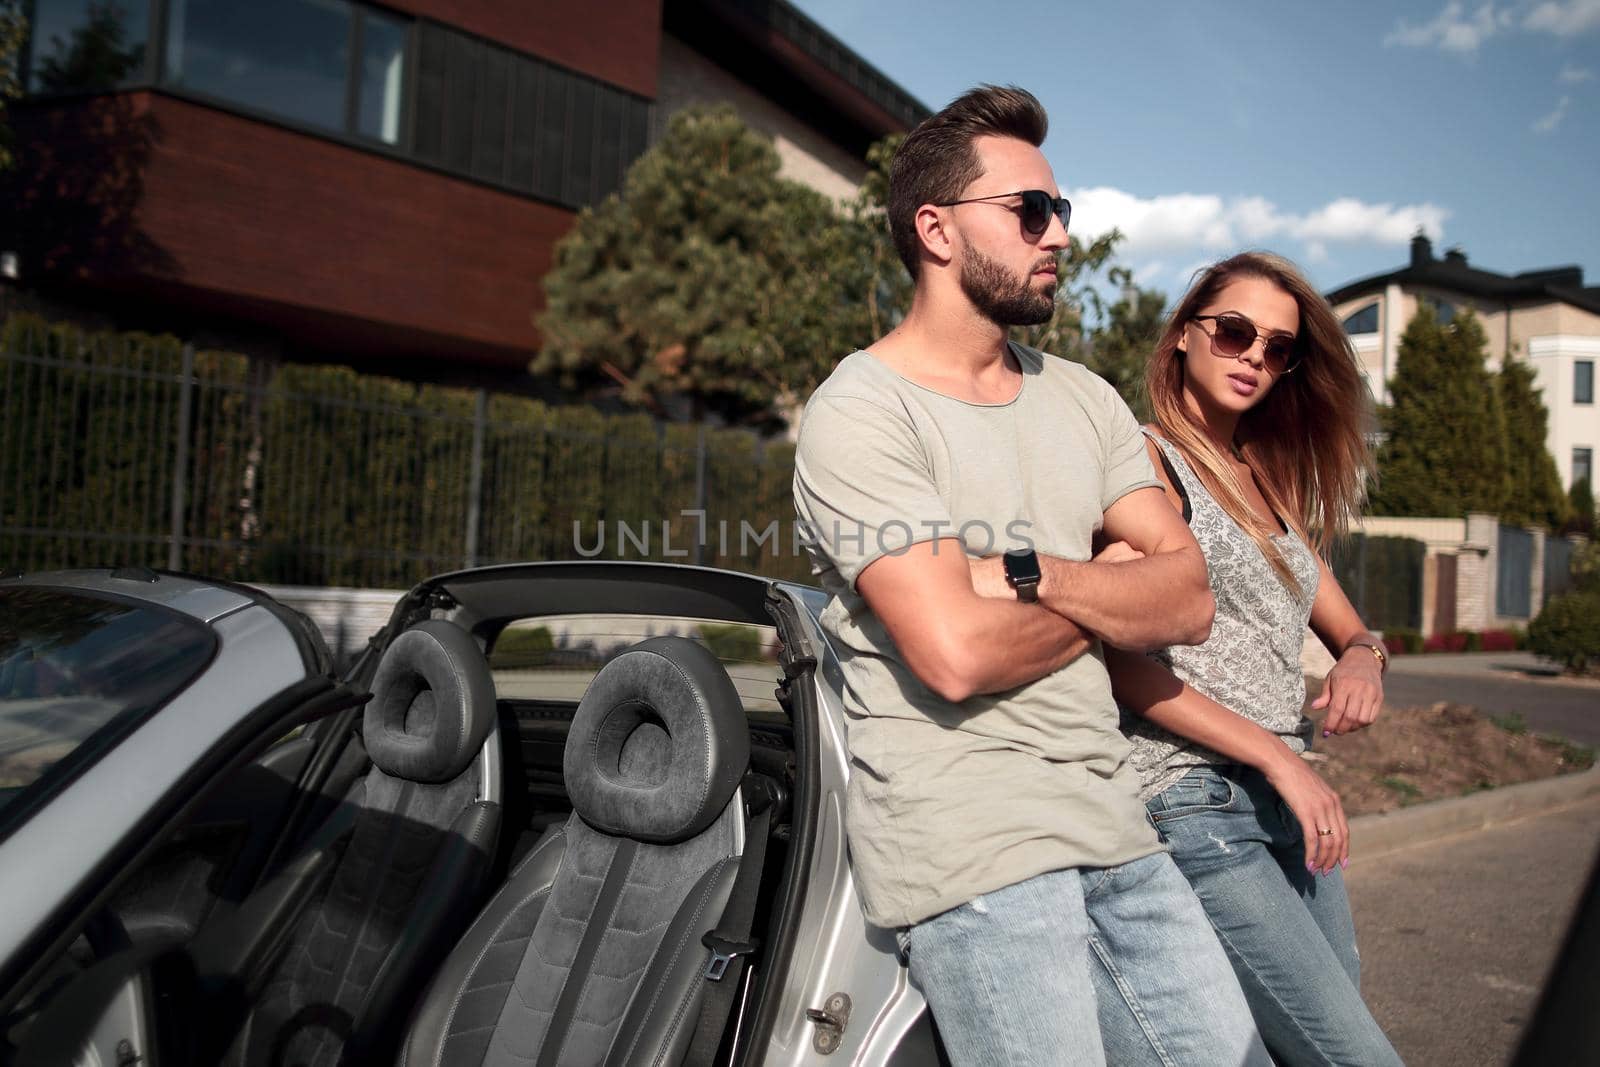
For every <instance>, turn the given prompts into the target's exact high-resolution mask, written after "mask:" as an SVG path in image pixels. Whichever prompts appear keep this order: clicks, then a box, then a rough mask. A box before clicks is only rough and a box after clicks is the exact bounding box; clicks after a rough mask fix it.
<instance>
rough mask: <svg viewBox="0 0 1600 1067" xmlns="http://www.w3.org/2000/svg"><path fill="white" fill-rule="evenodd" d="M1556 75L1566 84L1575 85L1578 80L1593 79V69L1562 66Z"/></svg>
mask: <svg viewBox="0 0 1600 1067" xmlns="http://www.w3.org/2000/svg"><path fill="white" fill-rule="evenodd" d="M1558 77H1559V78H1560V79H1561V81H1562V82H1564V83H1565V84H1567V85H1577V84H1578V83H1579V82H1587V81H1594V71H1592V70H1590V69H1589V68H1588V67H1562V68H1561V73H1560V74H1559V75H1558Z"/></svg>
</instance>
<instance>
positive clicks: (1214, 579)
mask: <svg viewBox="0 0 1600 1067" xmlns="http://www.w3.org/2000/svg"><path fill="white" fill-rule="evenodd" d="M1146 436H1148V437H1150V438H1151V439H1152V440H1154V441H1155V442H1156V445H1157V447H1159V448H1160V449H1161V451H1162V453H1163V454H1164V455H1165V456H1166V457H1167V460H1168V463H1169V464H1170V467H1169V468H1168V470H1169V472H1170V473H1171V474H1173V475H1175V476H1176V481H1177V483H1178V485H1179V486H1181V487H1182V488H1181V491H1182V492H1183V493H1186V494H1187V496H1188V500H1189V509H1190V515H1189V527H1190V529H1191V530H1193V531H1194V536H1195V539H1196V540H1197V541H1199V542H1200V551H1201V552H1202V553H1204V555H1205V558H1206V574H1207V576H1208V577H1209V578H1210V580H1211V592H1212V595H1213V596H1214V597H1215V598H1216V601H1217V614H1216V620H1215V622H1213V623H1212V625H1211V636H1210V637H1209V638H1207V639H1206V642H1205V643H1204V644H1201V645H1193V646H1187V645H1173V646H1172V647H1170V648H1164V649H1159V650H1157V651H1155V652H1152V653H1150V654H1151V655H1152V656H1154V657H1155V658H1156V659H1157V660H1159V661H1160V662H1162V663H1163V664H1165V665H1166V666H1167V667H1168V668H1169V669H1171V671H1172V673H1173V674H1175V675H1177V676H1178V678H1179V679H1180V680H1182V681H1183V682H1185V683H1187V684H1188V685H1189V686H1190V687H1191V688H1193V689H1194V690H1195V691H1196V692H1198V693H1200V694H1202V695H1203V696H1206V697H1209V698H1210V699H1212V700H1214V701H1216V702H1217V703H1218V704H1221V705H1222V706H1223V707H1225V708H1228V709H1229V710H1231V711H1235V712H1237V713H1238V714H1240V715H1243V716H1245V717H1246V718H1248V719H1251V720H1252V721H1254V722H1256V723H1258V724H1260V725H1261V726H1263V727H1265V728H1266V729H1268V730H1271V731H1272V732H1273V733H1275V734H1277V735H1278V736H1280V737H1282V738H1283V740H1284V742H1285V743H1286V744H1287V745H1288V746H1289V747H1290V748H1291V749H1293V750H1294V751H1296V752H1304V751H1305V749H1306V738H1307V737H1309V736H1310V733H1311V723H1310V721H1309V720H1308V719H1306V718H1305V716H1304V715H1302V714H1301V707H1302V706H1303V705H1304V703H1305V695H1306V682H1305V678H1304V676H1303V675H1302V674H1301V672H1300V647H1301V642H1302V639H1303V636H1304V634H1305V628H1306V622H1307V620H1309V619H1310V617H1311V601H1312V600H1313V599H1314V598H1315V597H1316V592H1317V580H1318V569H1317V557H1316V554H1315V553H1314V552H1312V550H1311V549H1310V548H1309V547H1308V546H1307V545H1306V543H1305V542H1304V541H1302V540H1301V539H1300V538H1299V537H1297V536H1295V535H1294V534H1293V533H1292V532H1291V533H1286V534H1279V535H1278V536H1277V537H1275V538H1274V540H1275V541H1276V542H1277V545H1278V548H1279V550H1280V551H1282V552H1283V555H1284V559H1285V561H1286V562H1287V563H1288V564H1289V569H1290V571H1291V572H1292V573H1293V574H1294V576H1295V578H1296V579H1297V580H1298V581H1299V583H1300V591H1298V592H1297V591H1296V590H1294V589H1291V588H1289V587H1287V586H1285V585H1284V584H1283V582H1281V581H1280V580H1279V579H1278V576H1277V575H1276V574H1275V573H1273V570H1272V566H1271V564H1269V563H1268V562H1267V559H1266V557H1265V556H1263V555H1262V554H1261V550H1260V549H1259V548H1257V547H1256V544H1255V542H1254V541H1252V540H1250V535H1249V534H1247V533H1245V532H1244V530H1243V529H1241V528H1240V527H1239V525H1238V524H1237V523H1235V522H1234V521H1233V519H1232V518H1230V517H1229V516H1228V513H1227V512H1226V511H1224V510H1222V505H1220V504H1218V503H1217V501H1216V500H1215V498H1213V497H1212V496H1211V494H1210V493H1208V492H1207V491H1206V488H1205V485H1204V484H1203V483H1202V482H1201V481H1200V479H1199V478H1198V477H1197V476H1196V475H1195V473H1194V471H1193V470H1192V469H1191V468H1190V467H1189V465H1188V464H1187V463H1186V462H1184V459H1183V455H1182V454H1181V453H1180V452H1179V451H1178V449H1177V447H1176V446H1175V445H1173V444H1172V443H1171V442H1169V441H1165V440H1163V439H1162V438H1160V437H1157V436H1156V435H1155V434H1152V433H1149V431H1146ZM1121 712H1122V731H1123V733H1125V734H1126V735H1127V737H1128V739H1129V740H1130V741H1132V742H1133V755H1132V757H1131V759H1132V762H1133V766H1134V769H1135V770H1137V771H1138V772H1139V782H1140V790H1139V796H1140V798H1141V799H1143V800H1149V799H1150V798H1151V797H1153V796H1155V795H1156V794H1157V793H1159V792H1161V791H1162V790H1163V789H1166V788H1167V787H1168V786H1169V785H1172V784H1173V783H1175V782H1177V781H1178V779H1180V778H1182V777H1183V776H1184V773H1185V772H1186V771H1187V770H1188V769H1189V768H1190V767H1194V766H1198V765H1201V764H1208V763H1232V762H1235V761H1233V760H1230V759H1228V758H1227V757H1225V756H1222V755H1219V754H1218V753H1216V752H1213V751H1211V750H1210V749H1208V748H1205V747H1203V746H1201V745H1198V744H1196V743H1194V742H1192V741H1187V740H1185V739H1183V738H1181V737H1179V736H1177V735H1176V734H1173V733H1170V732H1168V731H1166V730H1164V729H1162V728H1161V727H1159V726H1157V725H1156V724H1155V723H1153V722H1150V721H1149V720H1148V719H1146V718H1144V716H1142V715H1140V714H1138V713H1137V712H1134V711H1130V710H1129V709H1127V708H1122V709H1121Z"/></svg>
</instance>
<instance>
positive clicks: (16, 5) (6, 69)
mask: <svg viewBox="0 0 1600 1067" xmlns="http://www.w3.org/2000/svg"><path fill="white" fill-rule="evenodd" d="M27 39H28V20H27V19H26V18H24V17H23V15H22V3H21V0H0V171H4V170H7V169H9V168H10V167H11V164H12V163H13V162H14V159H15V157H14V156H13V155H12V150H11V123H10V122H9V121H7V118H6V104H7V102H9V101H11V100H15V99H16V98H17V97H19V96H21V95H22V83H21V81H20V80H19V79H18V76H17V73H18V71H17V67H18V64H19V63H20V61H21V59H22V43H23V42H24V41H26V40H27Z"/></svg>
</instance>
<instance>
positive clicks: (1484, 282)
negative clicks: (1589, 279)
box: [1327, 234, 1600, 315]
mask: <svg viewBox="0 0 1600 1067" xmlns="http://www.w3.org/2000/svg"><path fill="white" fill-rule="evenodd" d="M1389 285H1403V286H1407V287H1410V288H1418V287H1425V288H1429V289H1443V290H1445V291H1446V292H1452V293H1460V294H1462V295H1463V296H1471V297H1476V298H1478V299H1479V300H1486V301H1490V302H1493V303H1497V304H1527V303H1550V302H1559V303H1563V304H1571V305H1573V306H1574V307H1579V308H1582V309H1584V310H1585V311H1592V312H1594V313H1595V314H1597V315H1600V286H1597V285H1591V286H1585V285H1584V284H1583V268H1582V267H1547V268H1545V269H1543V270H1530V271H1523V272H1522V273H1521V274H1497V273H1495V272H1494V271H1491V270H1481V269H1479V268H1477V267H1474V266H1471V265H1469V264H1468V263H1467V257H1466V254H1465V253H1463V252H1460V251H1458V250H1451V251H1449V252H1446V253H1445V254H1444V258H1443V259H1435V258H1434V255H1433V242H1432V241H1430V240H1428V239H1427V238H1426V237H1423V236H1422V235H1420V234H1419V235H1417V236H1416V237H1413V238H1412V239H1411V262H1410V263H1409V264H1407V265H1406V266H1404V267H1402V268H1400V269H1399V270H1395V271H1390V272H1389V273H1387V274H1374V275H1373V276H1372V277H1370V278H1362V279H1360V280H1359V281H1354V282H1351V283H1350V284H1349V285H1345V286H1341V287H1340V288H1338V289H1334V290H1333V291H1331V292H1329V293H1328V294H1327V295H1328V302H1329V303H1331V304H1341V303H1343V302H1345V301H1346V300H1353V299H1355V298H1356V297H1359V296H1363V295H1365V294H1367V293H1371V292H1377V291H1379V290H1381V289H1383V288H1384V287H1386V286H1389Z"/></svg>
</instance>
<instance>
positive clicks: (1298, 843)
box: [1100, 252, 1400, 1067]
mask: <svg viewBox="0 0 1600 1067" xmlns="http://www.w3.org/2000/svg"><path fill="white" fill-rule="evenodd" d="M1147 386H1148V389H1149V391H1150V400H1151V407H1152V410H1153V412H1154V416H1155V421H1154V424H1153V425H1152V426H1150V427H1148V428H1147V430H1146V433H1147V435H1148V436H1149V440H1148V441H1147V444H1148V446H1149V448H1150V453H1151V458H1152V461H1153V462H1154V463H1155V465H1156V470H1157V472H1158V473H1159V474H1161V475H1162V480H1163V481H1164V482H1165V484H1166V488H1167V493H1168V496H1169V498H1170V499H1171V501H1172V504H1173V506H1174V507H1176V508H1178V509H1179V510H1180V511H1182V512H1183V513H1184V515H1185V518H1186V519H1187V520H1188V521H1189V523H1190V526H1191V528H1192V529H1193V530H1194V533H1195V536H1196V539H1197V540H1198V541H1199V542H1200V547H1201V550H1202V551H1203V552H1204V553H1205V557H1206V564H1207V570H1208V572H1209V574H1210V579H1211V587H1212V592H1213V593H1214V594H1215V597H1216V601H1217V613H1216V621H1215V622H1214V624H1213V626H1212V631H1211V636H1210V637H1209V638H1208V639H1207V640H1206V642H1205V643H1204V644H1202V645H1199V646H1195V647H1173V648H1169V649H1164V650H1162V651H1160V652H1157V653H1154V654H1152V655H1150V656H1143V655H1138V654H1135V653H1130V652H1125V651H1122V650H1119V649H1110V648H1108V649H1107V650H1106V657H1107V666H1108V668H1109V669H1110V671H1111V678H1112V684H1113V687H1114V689H1115V691H1116V695H1117V698H1118V701H1119V703H1120V704H1121V705H1122V706H1123V709H1124V716H1123V729H1124V731H1125V732H1126V733H1127V734H1128V736H1129V738H1130V740H1131V741H1132V742H1133V746H1134V752H1133V762H1134V766H1135V767H1136V768H1137V769H1138V771H1139V773H1140V777H1141V782H1142V785H1143V791H1142V795H1143V797H1144V798H1145V799H1146V802H1147V805H1148V807H1149V810H1150V815H1151V818H1152V819H1153V820H1154V821H1155V824H1156V827H1157V829H1158V830H1160V832H1161V834H1162V836H1163V837H1164V838H1165V839H1166V841H1167V842H1168V844H1169V846H1170V847H1171V849H1172V855H1173V858H1174V860H1176V861H1177V864H1178V866H1179V868H1180V869H1181V870H1182V871H1183V872H1184V874H1185V875H1186V876H1187V877H1188V879H1189V881H1190V883H1191V884H1192V885H1193V886H1194V888H1195V892H1196V893H1197V894H1198V895H1199V897H1200V900H1201V902H1202V903H1203V904H1204V905H1205V908H1206V912H1207V914H1208V915H1209V917H1210V919H1211V922H1212V925H1213V926H1215V927H1216V930H1217V934H1218V937H1219V938H1220V939H1221V941H1222V944H1223V947H1224V948H1225V949H1226V950H1227V952H1228V956H1229V958H1230V960H1232V962H1233V965H1234V969H1235V970H1236V971H1237V973H1238V976H1239V981H1240V984H1241V985H1242V986H1243V987H1244V991H1245V995H1246V997H1247V999H1248V1000H1249V1002H1250V1007H1251V1010H1252V1011H1253V1012H1254V1014H1255V1016H1256V1022H1257V1024H1258V1026H1259V1027H1260V1029H1261V1033H1262V1036H1263V1037H1264V1038H1265V1039H1266V1041H1267V1044H1268V1045H1269V1046H1270V1047H1271V1048H1272V1051H1273V1053H1274V1055H1275V1056H1276V1057H1277V1059H1278V1062H1279V1063H1282V1064H1351V1065H1360V1067H1375V1065H1380V1064H1398V1063H1399V1062H1400V1060H1399V1057H1398V1056H1397V1055H1396V1054H1395V1052H1394V1049H1393V1047H1392V1046H1391V1045H1390V1044H1389V1042H1388V1040H1387V1039H1386V1038H1385V1037H1384V1035H1383V1032H1382V1031H1381V1030H1380V1029H1379V1028H1378V1025H1377V1023H1376V1022H1374V1021H1373V1018H1372V1015H1371V1013H1369V1012H1368V1011H1367V1008H1366V1006H1365V1005H1364V1004H1363V1003H1362V1001H1361V994H1360V992H1359V978H1360V963H1359V958H1358V957H1357V954H1356V946H1355V929H1354V926H1353V924H1352V922H1351V919H1350V906H1349V902H1348V900H1347V898H1346V896H1345V889H1344V884H1343V881H1342V879H1341V874H1340V869H1341V868H1342V867H1343V866H1344V864H1345V863H1346V862H1347V860H1348V856H1349V828H1348V826H1347V824H1346V821H1345V816H1344V811H1343V808H1342V806H1341V805H1340V802H1339V797H1338V795H1337V794H1336V793H1334V791H1333V790H1332V789H1330V788H1329V787H1328V786H1327V784H1326V783H1324V782H1323V781H1322V779H1321V778H1320V777H1319V776H1318V775H1317V774H1316V772H1315V771H1313V770H1312V769H1311V767H1310V765H1309V764H1308V763H1307V762H1306V761H1305V760H1304V759H1303V758H1302V757H1301V755H1300V753H1301V752H1303V751H1304V750H1305V747H1306V743H1305V737H1306V736H1307V735H1308V734H1309V728H1310V723H1309V721H1307V720H1306V719H1304V718H1303V716H1302V715H1301V708H1302V706H1303V703H1304V698H1305V682H1304V679H1303V677H1302V675H1301V671H1300V649H1301V636H1302V634H1303V633H1304V632H1305V627H1306V624H1307V622H1308V621H1309V623H1310V625H1311V628H1312V629H1313V630H1314V631H1315V632H1316V634H1317V636H1318V637H1320V638H1321V639H1322V642H1323V643H1324V644H1325V645H1326V646H1327V647H1328V649H1329V651H1330V652H1332V653H1333V655H1334V656H1335V657H1336V658H1337V663H1336V665H1335V666H1334V668H1333V671H1332V673H1331V674H1329V676H1328V680H1327V683H1326V685H1325V687H1324V689H1323V691H1322V693H1321V695H1320V696H1319V697H1318V698H1317V700H1316V701H1315V703H1314V704H1313V705H1312V706H1313V707H1314V708H1317V709H1324V710H1326V712H1327V716H1326V719H1325V720H1324V730H1323V732H1324V735H1326V734H1329V733H1341V734H1342V733H1346V732H1348V731H1351V730H1356V729H1360V728H1361V727H1364V726H1367V725H1369V724H1370V723H1371V722H1372V721H1373V720H1374V719H1375V718H1376V717H1377V714H1378V709H1379V707H1380V706H1381V704H1382V700H1383V682H1382V671H1383V669H1384V667H1385V666H1386V665H1387V661H1386V657H1385V655H1384V652H1383V649H1382V646H1381V645H1380V644H1379V642H1378V641H1377V639H1376V638H1375V637H1373V635H1372V634H1371V633H1369V632H1368V631H1367V630H1366V628H1365V627H1363V626H1362V624H1361V620H1360V618H1359V617H1358V616H1357V615H1356V612H1355V610H1354V608H1352V607H1351V605H1350V601H1349V600H1348V599H1346V597H1345V595H1344V593H1343V592H1342V591H1341V590H1340V588H1339V584H1338V582H1337V581H1335V579H1334V577H1333V575H1332V574H1331V573H1330V572H1329V570H1328V568H1327V566H1326V565H1325V564H1324V563H1323V562H1322V561H1321V559H1320V558H1319V554H1318V551H1313V547H1312V545H1315V548H1316V549H1317V550H1319V551H1320V550H1321V549H1322V548H1323V547H1324V546H1325V545H1326V542H1327V539H1328V538H1329V537H1331V536H1333V535H1334V534H1336V533H1338V532H1339V531H1341V530H1342V529H1343V528H1344V527H1345V526H1346V525H1347V522H1348V520H1349V519H1350V517H1351V516H1352V515H1354V514H1356V513H1357V510H1358V507H1359V504H1360V499H1361V494H1362V488H1363V482H1364V476H1365V473H1366V467H1367V463H1368V452H1367V448H1366V445H1365V442H1364V440H1363V437H1362V419H1363V417H1364V412H1365V410H1366V408H1365V402H1366V388H1365V386H1364V384H1363V383H1362V381H1361V377H1360V374H1359V373H1358V371H1357V369H1356V362H1355V358H1354V354H1353V352H1352V351H1351V349H1350V345H1349V342H1348V341H1347V340H1346V339H1345V335H1344V332H1343V330H1342V329H1341V328H1340V325H1339V320H1338V319H1337V318H1336V317H1335V316H1334V314H1333V310H1332V309H1331V308H1330V307H1329V306H1328V304H1327V301H1325V300H1324V299H1323V298H1322V297H1321V295H1319V294H1318V293H1317V291H1316V290H1315V289H1314V288H1312V286H1311V285H1310V284H1309V283H1308V282H1307V281H1306V280H1305V278H1303V277H1302V276H1301V275H1300V272H1299V271H1298V270H1297V269H1296V268H1295V267H1294V266H1293V265H1292V264H1290V263H1289V262H1288V261H1287V260H1284V259H1282V258H1280V257H1278V256H1274V255H1269V254H1266V253H1260V252H1247V253H1243V254H1240V255H1237V256H1234V257H1232V258H1230V259H1227V260H1224V261H1223V262H1221V263H1218V264H1216V265H1215V266H1213V267H1211V268H1210V269H1208V270H1207V271H1206V272H1205V273H1204V274H1203V275H1202V276H1201V277H1200V278H1199V280H1198V281H1197V282H1196V283H1195V284H1194V286H1193V287H1192V288H1191V289H1190V291H1189V293H1188V294H1187V295H1186V296H1185V297H1184V298H1183V301H1182V302H1181V303H1180V304H1179V305H1178V307H1177V310H1176V311H1174V312H1173V314H1172V317H1171V318H1170V319H1169V320H1168V322H1167V325H1166V328H1165V330H1164V331H1163V333H1162V335H1161V339H1160V342H1159V343H1158V344H1157V345H1156V348H1155V351H1154V353H1153V354H1152V355H1151V357H1150V361H1149V364H1148V368H1147ZM1129 552H1131V550H1129V549H1127V548H1125V547H1124V546H1116V545H1114V546H1111V547H1110V548H1108V549H1107V550H1106V551H1105V552H1104V553H1102V556H1101V557H1100V558H1103V559H1111V560H1115V559H1117V558H1119V557H1123V556H1125V555H1126V554H1127V553H1129Z"/></svg>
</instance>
